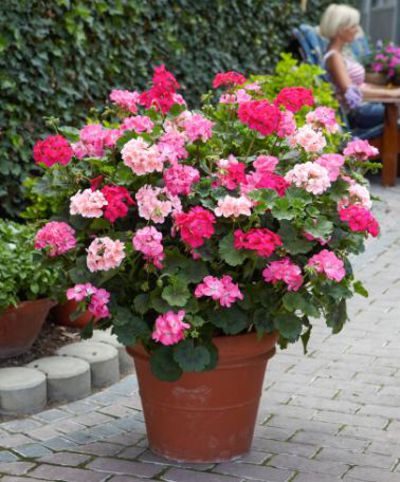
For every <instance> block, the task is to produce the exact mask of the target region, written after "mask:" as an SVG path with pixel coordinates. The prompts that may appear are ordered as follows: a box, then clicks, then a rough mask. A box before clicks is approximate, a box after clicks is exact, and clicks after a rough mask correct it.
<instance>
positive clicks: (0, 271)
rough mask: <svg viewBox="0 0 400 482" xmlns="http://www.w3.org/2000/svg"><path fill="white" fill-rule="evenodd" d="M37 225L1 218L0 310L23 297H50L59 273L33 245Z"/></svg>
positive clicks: (57, 268)
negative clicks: (47, 263)
mask: <svg viewBox="0 0 400 482" xmlns="http://www.w3.org/2000/svg"><path fill="white" fill-rule="evenodd" d="M35 232H36V228H35V227H34V226H31V225H21V224H17V223H12V222H7V221H0V286H1V289H0V312H1V311H2V310H4V309H6V308H7V307H9V306H17V305H18V303H19V302H21V301H25V300H35V299H38V298H46V297H50V296H51V295H52V294H53V288H54V287H55V286H56V285H57V280H58V278H59V276H60V274H61V271H60V269H59V267H58V265H54V264H53V265H51V266H48V265H46V263H45V261H44V258H43V255H42V254H41V253H39V252H38V251H36V250H35V249H34V235H35Z"/></svg>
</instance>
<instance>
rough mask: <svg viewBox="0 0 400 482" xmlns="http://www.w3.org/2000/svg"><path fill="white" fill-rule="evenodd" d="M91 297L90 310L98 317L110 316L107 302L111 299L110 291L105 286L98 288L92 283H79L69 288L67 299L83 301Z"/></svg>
mask: <svg viewBox="0 0 400 482" xmlns="http://www.w3.org/2000/svg"><path fill="white" fill-rule="evenodd" d="M85 298H88V299H89V306H88V310H89V311H90V313H91V314H92V315H93V316H94V317H95V318H96V319H100V318H108V317H109V316H110V311H109V309H108V307H107V303H108V302H109V301H110V293H109V292H108V291H107V290H105V289H103V288H96V287H95V286H93V285H92V284H91V283H85V284H77V285H75V286H74V287H73V288H69V289H68V290H67V299H68V300H75V301H78V302H79V301H83V300H84V299H85Z"/></svg>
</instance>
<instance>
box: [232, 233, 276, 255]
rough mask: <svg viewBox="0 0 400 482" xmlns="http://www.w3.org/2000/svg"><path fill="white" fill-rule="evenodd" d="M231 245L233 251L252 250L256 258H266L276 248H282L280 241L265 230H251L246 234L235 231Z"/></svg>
mask: <svg viewBox="0 0 400 482" xmlns="http://www.w3.org/2000/svg"><path fill="white" fill-rule="evenodd" d="M233 245H234V247H235V249H249V250H253V251H256V253H257V254H258V256H263V257H265V258H268V257H269V256H271V254H272V253H273V252H274V251H275V249H276V248H277V247H278V246H282V240H281V238H280V236H279V235H277V234H275V233H274V232H272V231H270V230H269V229H267V228H252V229H250V230H249V231H248V232H247V233H245V232H244V231H242V230H241V229H237V230H236V231H235V232H234V242H233Z"/></svg>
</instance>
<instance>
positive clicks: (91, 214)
mask: <svg viewBox="0 0 400 482" xmlns="http://www.w3.org/2000/svg"><path fill="white" fill-rule="evenodd" d="M105 206H107V200H106V198H105V196H104V194H103V193H102V192H101V191H97V190H94V191H93V190H92V189H85V190H84V191H78V192H77V193H76V194H75V195H74V196H72V197H71V200H70V207H69V212H70V213H71V214H72V215H75V214H80V215H81V216H82V217H84V218H100V217H101V216H102V214H103V208H104V207H105Z"/></svg>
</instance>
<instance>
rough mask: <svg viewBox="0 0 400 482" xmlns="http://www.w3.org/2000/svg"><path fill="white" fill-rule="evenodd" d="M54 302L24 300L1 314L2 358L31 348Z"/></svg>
mask: <svg viewBox="0 0 400 482" xmlns="http://www.w3.org/2000/svg"><path fill="white" fill-rule="evenodd" d="M52 306H54V302H53V301H51V300H48V299H41V300H34V301H23V302H22V303H20V304H19V305H18V306H17V307H16V308H8V309H7V310H5V311H4V312H3V313H2V314H1V315H0V358H8V357H13V356H16V355H19V354H21V353H24V352H26V351H27V350H29V349H30V348H31V346H32V345H33V343H34V342H35V340H36V338H37V337H38V335H39V332H40V330H41V328H42V326H43V323H44V321H45V319H46V316H47V314H48V312H49V310H50V308H51V307H52Z"/></svg>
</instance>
